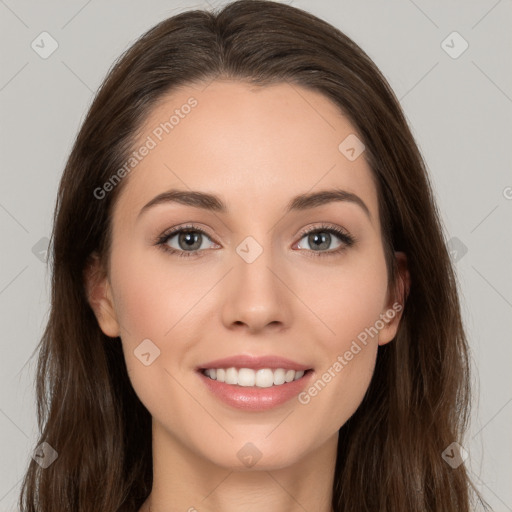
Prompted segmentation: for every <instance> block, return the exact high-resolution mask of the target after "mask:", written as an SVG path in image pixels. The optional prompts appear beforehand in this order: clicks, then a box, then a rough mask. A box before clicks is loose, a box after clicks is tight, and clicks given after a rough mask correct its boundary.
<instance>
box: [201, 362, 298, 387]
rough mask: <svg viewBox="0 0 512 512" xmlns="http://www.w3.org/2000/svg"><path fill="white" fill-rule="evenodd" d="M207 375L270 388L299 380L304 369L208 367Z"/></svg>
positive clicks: (218, 379) (248, 385)
mask: <svg viewBox="0 0 512 512" xmlns="http://www.w3.org/2000/svg"><path fill="white" fill-rule="evenodd" d="M204 373H205V375H207V376H208V377H210V378H211V379H213V380H217V381H218V382H225V383H226V384H233V385H235V384H238V385H239V386H245V387H253V386H256V387H257V388H269V387H271V386H280V385H281V384H284V383H285V382H292V381H293V380H298V379H300V378H301V377H302V376H303V375H304V373H305V372H304V370H297V371H295V370H284V369H283V368H277V369H276V370H272V369H270V368H261V369H260V370H253V369H252V368H240V369H237V368H234V367H231V368H208V369H207V370H204Z"/></svg>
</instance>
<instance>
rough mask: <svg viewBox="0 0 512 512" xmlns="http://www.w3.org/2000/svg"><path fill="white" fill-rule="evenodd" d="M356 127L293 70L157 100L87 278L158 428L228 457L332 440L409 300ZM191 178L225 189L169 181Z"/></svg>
mask: <svg viewBox="0 0 512 512" xmlns="http://www.w3.org/2000/svg"><path fill="white" fill-rule="evenodd" d="M191 98H192V99H191ZM187 105H188V106H187ZM173 115H174V117H173V118H171V116H173ZM166 122H167V125H166V124H165V123H166ZM347 137H350V138H349V139H348V140H347V141H346V142H344V143H343V144H341V143H342V142H343V141H345V139H346V138H347ZM354 137H357V130H356V129H355V128H354V126H352V125H351V123H350V122H349V120H348V119H347V118H346V117H345V116H344V115H342V113H341V112H340V111H339V110H338V108H337V107H336V106H335V105H334V104H333V103H332V102H331V101H330V100H329V99H327V98H326V97H324V96H323V95H321V94H319V93H316V92H312V91H310V90H306V89H304V88H300V87H298V86H293V87H292V86H290V85H288V84H279V85H273V86H266V87H263V88H255V87H253V86H250V85H247V84H244V83H240V82H227V81H214V82H212V83H211V84H210V85H208V86H206V85H205V84H202V85H194V86H192V85H189V86H187V87H183V88H181V89H180V90H178V91H174V92H173V93H172V94H171V95H169V96H167V97H166V98H164V100H162V101H161V102H160V103H159V104H158V106H156V107H155V108H154V109H153V110H152V112H151V113H150V116H149V118H148V119H147V122H146V123H145V125H144V127H143V130H142V131H141V133H140V135H139V139H138V141H137V143H136V144H135V145H134V151H137V152H138V155H139V157H141V158H140V161H139V159H137V164H136V165H134V166H133V168H131V169H130V170H129V172H126V175H125V176H124V177H123V178H122V179H123V180H126V182H125V183H123V189H122V192H121V194H120V196H119V198H118V201H117V202H116V204H115V208H114V211H113V217H112V223H113V239H112V247H111V253H110V274H109V275H108V276H105V278H104V279H93V278H92V277H91V278H88V280H87V283H88V290H89V298H90V302H91V305H92V307H93V309H94V311H95V313H96V316H97V318H98V322H99V324H100V327H101V329H102V330H103V332H104V333H105V334H107V335H109V336H112V337H115V336H118V335H119V336H120V337H121V340H122V346H123V351H124V356H125V360H126V365H127V369H128V372H129V376H130V379H131V382H132V384H133V387H134V389H135V391H136V393H137V395H138V396H139V398H140V400H141V401H142V402H143V404H144V405H145V406H146V408H147V409H148V410H149V412H150V413H151V415H152V417H153V429H154V431H153V433H154V434H155V432H158V433H159V439H160V440H161V439H166V442H167V443H169V444H172V445H173V446H174V447H179V449H180V450H182V451H183V452H186V453H189V454H193V455H194V456H196V457H198V458H200V459H202V460H204V461H206V462H207V463H211V464H216V465H218V466H222V467H224V468H243V467H244V465H245V466H248V464H247V460H248V459H247V457H246V456H247V455H249V456H253V457H256V458H257V459H258V461H257V464H258V468H267V469H271V468H279V467H281V468H282V467H285V466H290V465H292V464H294V463H298V462H299V461H300V460H303V459H304V458H305V457H306V455H307V454H311V453H313V452H314V451H315V450H319V449H320V448H321V447H322V446H327V445H329V446H335V442H336V441H337V435H338V430H339V428H340V427H341V426H342V425H343V424H344V423H345V422H346V421H347V420H348V419H349V418H350V416H351V415H352V414H353V413H354V412H355V411H356V409H357V408H358V406H359V404H360V403H361V401H362V399H363V396H364V394H365V392H366V390H367V388H368V386H369V383H370V380H371V377H372V373H373V369H374V364H375V359H376V355H377V349H378V346H379V344H381V345H382V344H384V343H388V342H389V341H390V340H392V338H393V337H394V335H395V334H396V329H397V326H398V320H399V317H400V306H399V305H397V302H400V298H399V297H398V298H397V297H396V296H395V295H393V294H392V293H391V290H388V287H387V269H386V264H385V257H384V250H383V244H382V239H381V225H380V222H379V217H378V197H377V190H376V187H375V183H374V181H373V178H372V172H371V170H370V168H369V166H368V164H367V163H366V161H365V154H364V151H363V152H362V153H361V154H360V155H359V156H358V157H357V158H354V157H355V156H357V153H358V151H359V150H360V149H361V147H360V146H358V144H359V143H358V142H357V139H355V138H354ZM340 144H341V146H340ZM143 146H146V148H148V149H147V151H145V150H143V149H141V148H142V147H143ZM340 148H341V149H340ZM350 148H354V151H351V149H350ZM132 163H134V162H132ZM127 168H128V167H127ZM169 191H174V192H175V194H174V198H175V200H170V199H169V196H167V200H166V198H165V197H163V198H162V197H160V199H159V200H156V201H152V200H153V199H154V198H156V197H158V196H160V195H161V194H163V193H166V192H169ZM192 191H194V192H199V193H202V194H209V195H212V196H215V198H213V199H212V198H209V199H208V200H205V199H204V197H203V199H202V200H200V199H199V197H200V196H199V195H195V196H189V198H188V199H187V198H186V197H183V196H181V198H180V197H178V195H177V194H176V192H183V193H190V192H192ZM336 191H337V192H338V193H339V194H338V195H335V192H336ZM340 191H341V193H340ZM319 192H330V193H331V194H330V195H329V194H324V195H323V196H319V197H317V199H316V200H307V199H306V198H304V197H303V198H302V200H296V201H293V199H294V198H296V197H297V196H302V195H306V196H307V195H312V194H317V193H319ZM177 197H178V199H176V198H177ZM99 200H101V199H99ZM150 202H153V204H150V205H148V203H150ZM146 205H147V206H146ZM290 206H291V208H290ZM180 230H181V231H180ZM397 256H399V255H397ZM112 342H113V343H114V341H112ZM238 356H240V358H241V357H243V356H247V357H248V358H249V359H245V360H244V359H239V360H236V359H235V360H234V361H228V362H220V363H218V362H215V361H216V360H219V359H224V358H231V357H235V358H236V357H238ZM263 356H270V359H266V360H260V361H258V360H253V359H251V358H259V357H263ZM272 358H273V359H272ZM276 358H284V359H286V361H284V359H283V360H278V359H276ZM212 362H213V363H212ZM231 367H235V368H247V369H248V371H245V370H242V371H241V372H237V371H233V370H228V371H225V372H222V370H225V369H227V368H231ZM294 367H295V368H296V369H301V368H302V369H305V370H307V371H305V373H304V375H303V376H302V377H301V373H300V372H299V373H295V374H294V373H293V372H291V373H290V372H289V371H288V370H290V369H293V368H294ZM204 368H216V371H215V377H216V378H217V377H219V379H222V374H223V373H224V374H225V378H227V379H228V383H226V382H224V383H222V382H220V380H213V379H211V378H210V377H208V376H206V375H204V374H203V373H202V372H201V371H200V369H204ZM219 369H220V370H221V371H219ZM265 369H266V370H265ZM278 369H281V370H278ZM283 370H286V371H283ZM251 372H252V373H251ZM269 372H270V373H269ZM212 376H213V372H212ZM283 378H284V379H290V378H292V379H295V378H297V379H296V380H292V381H291V382H285V383H284V384H279V383H280V382H282V380H283ZM230 379H239V381H238V382H240V383H242V382H243V383H245V385H240V384H233V383H232V382H235V381H231V380H230ZM245 379H248V380H245ZM251 379H255V381H254V383H257V382H256V381H258V382H259V384H260V385H263V386H268V387H260V386H255V385H254V384H253V381H252V380H251ZM258 379H259V380H258ZM268 379H270V382H269V381H268ZM274 379H275V381H274ZM229 382H231V383H229ZM274 382H276V383H277V384H274ZM271 384H272V385H271ZM333 443H334V445H333ZM244 450H245V451H244Z"/></svg>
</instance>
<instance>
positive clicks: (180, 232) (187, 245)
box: [157, 225, 214, 257]
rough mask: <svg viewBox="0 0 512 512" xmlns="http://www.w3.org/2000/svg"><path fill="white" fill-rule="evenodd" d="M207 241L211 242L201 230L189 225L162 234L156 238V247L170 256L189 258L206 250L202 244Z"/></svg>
mask: <svg viewBox="0 0 512 512" xmlns="http://www.w3.org/2000/svg"><path fill="white" fill-rule="evenodd" d="M207 240H210V242H212V240H211V238H210V237H209V236H208V235H207V234H206V233H205V232H204V231H203V230H202V229H200V228H197V227H196V226H193V225H190V226H181V227H179V228H173V229H172V230H171V231H170V232H166V233H164V234H163V235H161V236H160V237H158V239H157V245H159V246H160V247H161V248H162V250H164V251H167V252H170V253H171V254H176V255H177V256H184V257H189V256H197V255H198V253H199V251H201V250H203V249H207V248H208V247H207V246H205V243H204V242H206V241H207ZM212 243H214V242H212ZM206 245H207V244H206Z"/></svg>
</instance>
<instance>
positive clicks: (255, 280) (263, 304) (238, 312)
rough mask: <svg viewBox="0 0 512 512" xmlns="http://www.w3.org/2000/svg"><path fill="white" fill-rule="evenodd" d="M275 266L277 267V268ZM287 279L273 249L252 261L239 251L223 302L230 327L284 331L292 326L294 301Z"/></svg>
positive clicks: (225, 316)
mask: <svg viewBox="0 0 512 512" xmlns="http://www.w3.org/2000/svg"><path fill="white" fill-rule="evenodd" d="M274 267H275V268H274ZM286 281H287V279H286V276H285V275H284V271H283V270H282V269H280V270H279V269H278V267H277V262H276V261H275V259H274V260H273V256H272V251H271V250H266V249H264V250H263V252H262V253H261V254H260V255H259V256H258V257H257V258H256V260H254V261H252V262H250V263H249V262H247V261H246V260H244V259H243V258H242V257H240V256H239V255H238V254H237V253H235V254H234V257H233V269H232V270H231V272H229V274H228V276H227V282H226V285H225V287H224V290H223V293H224V297H223V304H222V322H223V323H224V325H225V327H226V328H227V329H230V330H233V329H240V330H247V331H248V332H250V333H257V332H260V331H263V330H265V329H266V330H272V331H276V332H277V331H281V330H284V329H286V328H287V327H289V325H290V319H291V309H290V300H291V299H292V298H293V294H292V293H291V292H290V290H289V289H288V288H287V287H286V285H285V284H284V283H286Z"/></svg>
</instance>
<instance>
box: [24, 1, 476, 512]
mask: <svg viewBox="0 0 512 512" xmlns="http://www.w3.org/2000/svg"><path fill="white" fill-rule="evenodd" d="M52 256H53V282H52V284H53V287H52V309H51V316H50V319H49V322H48V325H47V328H46V330H45V333H44V336H43V339H42V341H41V346H40V358H39V367H38V380H37V386H38V389H37V393H38V400H39V402H38V419H39V423H40V428H41V438H40V443H39V446H38V450H39V458H40V459H42V460H43V462H41V460H37V457H34V461H33V462H31V464H30V466H29V468H28V471H27V475H26V478H25V481H24V486H23V489H22V494H21V496H20V506H21V509H22V510H23V511H33V510H38V511H41V512H46V511H50V510H72V511H73V512H75V511H76V512H85V511H99V510H101V511H104V512H106V511H109V512H110V511H112V512H114V511H140V512H143V511H144V512H145V511H153V512H167V511H175V510H189V511H193V510H198V511H202V510H212V511H213V510H215V511H218V510H222V511H231V510H235V509H237V510H239V509H240V508H243V509H244V510H275V511H285V510H286V511H295V510H310V511H313V510H314V511H319V512H330V511H336V512H338V511H344V512H348V511H363V510H364V511H377V510H379V511H393V512H397V511H407V512H413V511H418V512H419V511H426V510H429V511H454V512H455V511H457V512H461V511H462V512H468V511H469V510H470V505H471V502H472V500H473V498H474V497H476V498H478V494H477V493H476V491H475V490H474V488H473V486H472V484H471V482H470V479H469V477H468V474H467V472H466V470H465V467H464V464H463V463H461V462H462V458H463V455H462V453H463V452H459V451H457V450H459V448H458V447H459V446H460V444H462V436H463V433H464V430H465V427H466V424H467V419H468V407H469V398H470V397H469V376H468V348H467V342H466V338H465V334H464V330H463V326H462V323H461V316H460V311H459V302H458V297H457V291H456V283H455V278H454V274H453V270H452V268H451V264H450V260H449V257H448V254H447V250H446V247H445V244H444V240H443V236H442V231H441V227H440V221H439V217H438V213H437V210H436V207H435V202H434V199H433V197H432V192H431V188H430V184H429V181H428V177H427V174H426V171H425V166H424V163H423V161H422V158H421V156H420V153H419V151H418V148H417V146H416V144H415V142H414V140H413V137H412V135H411V132H410V130H409V128H408V126H407V123H406V121H405V119H404V116H403V114H402V112H401V109H400V106H399V104H398V102H397V100H396V98H395V96H394V94H393V93H392V91H391V89H390V87H389V86H388V84H387V82H386V81H385V79H384V78H383V76H382V75H381V74H380V72H379V71H378V69H377V68H376V66H375V65H374V63H373V62H372V61H371V60H370V59H369V57H368V56H367V55H366V54H365V53H364V52H363V51H362V50H361V49H360V48H359V47H358V46H357V45H356V44H355V43H354V42H353V41H351V40H350V39H348V38H347V37H346V36H345V35H344V34H342V33H341V32H340V31H338V30H337V29H335V28H334V27H332V26H331V25H329V24H327V23H326V22H324V21H322V20H320V19H318V18H315V17H314V16H312V15H310V14H308V13H306V12H304V11H302V10H299V9H296V8H293V7H290V6H286V5H281V4H278V3H272V2H267V1H261V0H255V1H251V0H249V1H247V0H241V1H238V2H234V3H232V4H230V5H228V6H226V7H225V8H224V9H222V10H221V11H220V12H219V13H217V14H212V13H208V12H204V11H191V12H186V13H183V14H180V15H178V16H175V17H172V18H170V19H168V20H165V21H163V22H162V23H160V24H159V25H157V26H156V27H154V28H153V29H152V30H150V31H149V32H148V33H146V34H145V35H144V36H142V37H141V38H140V39H139V41H137V42H136V43H135V44H134V45H133V46H132V47H131V48H130V49H129V50H128V51H127V52H126V53H125V54H124V55H123V56H122V58H121V59H120V60H119V61H118V62H117V63H116V65H115V66H114V67H113V69H112V70H111V72H110V73H109V76H108V77H107V78H106V80H105V82H104V84H103V85H102V87H101V89H100V91H99V93H98V95H97V97H96V99H95V101H94V102H93V104H92V106H91V108H90V111H89V113H88V115H87V117H86V119H85V122H84V124H83V126H82V128H81V130H80V133H79V135H78V137H77V140H76V142H75V145H74V147H73V150H72V152H71V155H70V157H69V160H68V163H67V166H66V169H65V171H64V175H63V177H62V181H61V185H60V189H59V195H58V201H57V206H56V211H55V219H54V232H53V235H52ZM447 449H448V450H449V454H450V456H451V457H452V458H453V459H454V460H455V459H460V461H459V463H458V464H448V463H447V461H446V455H444V456H443V454H446V450H447Z"/></svg>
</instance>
